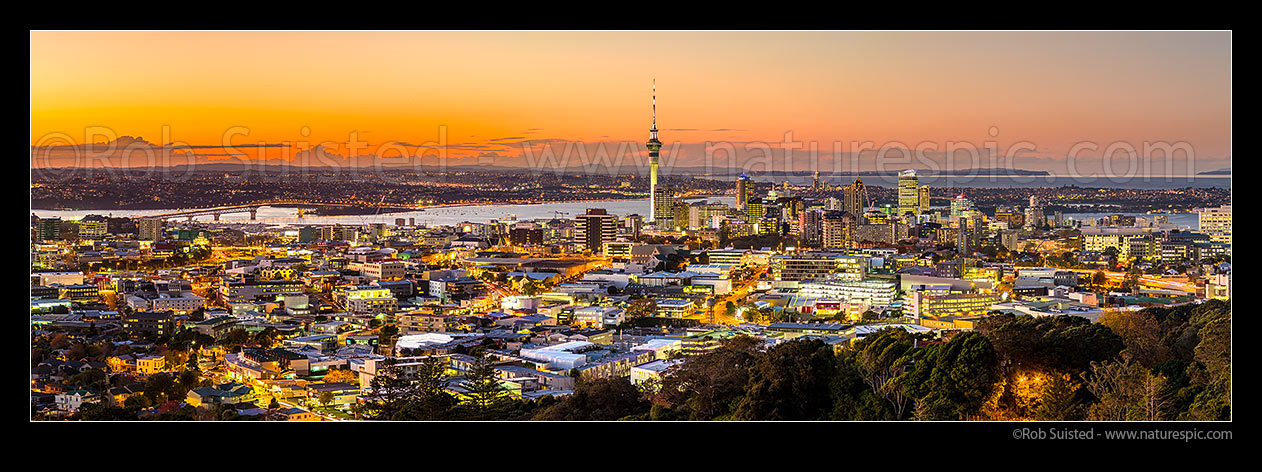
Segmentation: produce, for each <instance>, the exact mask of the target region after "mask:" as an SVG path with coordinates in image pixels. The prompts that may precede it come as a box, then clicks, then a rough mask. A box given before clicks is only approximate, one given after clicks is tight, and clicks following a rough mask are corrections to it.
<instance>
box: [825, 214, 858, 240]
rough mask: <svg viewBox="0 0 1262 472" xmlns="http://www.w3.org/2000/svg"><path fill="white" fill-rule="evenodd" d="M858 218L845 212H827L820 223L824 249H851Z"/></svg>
mask: <svg viewBox="0 0 1262 472" xmlns="http://www.w3.org/2000/svg"><path fill="white" fill-rule="evenodd" d="M858 222H859V220H858V218H856V217H855V215H852V214H850V213H847V212H844V211H826V212H824V214H823V217H822V218H821V221H820V233H821V234H820V238H821V239H822V243H823V246H824V248H826V249H836V248H847V247H850V246H851V245H852V243H853V241H854V234H855V228H856V227H857V226H858Z"/></svg>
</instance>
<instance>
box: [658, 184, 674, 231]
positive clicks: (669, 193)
mask: <svg viewBox="0 0 1262 472" xmlns="http://www.w3.org/2000/svg"><path fill="white" fill-rule="evenodd" d="M674 219H675V192H674V190H671V188H670V187H669V186H667V185H657V186H656V188H654V189H653V225H654V226H657V227H659V228H671V227H673V224H674Z"/></svg>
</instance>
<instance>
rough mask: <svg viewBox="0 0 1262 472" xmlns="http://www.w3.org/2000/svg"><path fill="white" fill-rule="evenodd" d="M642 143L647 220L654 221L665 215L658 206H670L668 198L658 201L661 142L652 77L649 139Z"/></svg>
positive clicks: (655, 81)
mask: <svg viewBox="0 0 1262 472" xmlns="http://www.w3.org/2000/svg"><path fill="white" fill-rule="evenodd" d="M644 145H645V146H646V147H648V148H649V221H650V222H656V221H657V220H658V218H660V217H662V216H665V215H664V214H663V212H664V210H662V208H659V207H664V208H665V209H666V210H669V208H670V205H669V199H667V200H668V201H667V202H659V201H658V200H660V199H661V198H660V197H659V195H658V194H657V152H658V150H660V149H662V142H661V141H658V140H657V79H653V127H652V128H649V141H648V142H647V143H644Z"/></svg>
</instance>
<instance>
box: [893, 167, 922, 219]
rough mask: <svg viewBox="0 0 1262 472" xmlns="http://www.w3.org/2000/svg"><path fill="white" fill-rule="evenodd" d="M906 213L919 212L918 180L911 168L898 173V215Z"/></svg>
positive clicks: (915, 213)
mask: <svg viewBox="0 0 1262 472" xmlns="http://www.w3.org/2000/svg"><path fill="white" fill-rule="evenodd" d="M907 213H911V214H912V215H918V214H920V181H919V179H917V178H916V171H915V170H912V169H907V170H904V171H902V172H900V173H899V174H898V216H900V217H901V216H903V215H905V214H907Z"/></svg>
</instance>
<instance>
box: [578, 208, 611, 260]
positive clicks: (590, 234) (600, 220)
mask: <svg viewBox="0 0 1262 472" xmlns="http://www.w3.org/2000/svg"><path fill="white" fill-rule="evenodd" d="M575 219H576V220H577V221H575V228H574V229H575V239H577V240H578V244H579V246H580V247H583V248H585V249H590V250H591V251H592V252H600V251H601V250H603V248H604V243H605V242H606V241H613V240H614V238H616V237H617V236H618V217H616V216H614V215H610V214H609V213H608V212H606V211H605V209H603V208H588V209H587V213H585V214H582V215H578V216H577V217H575Z"/></svg>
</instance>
